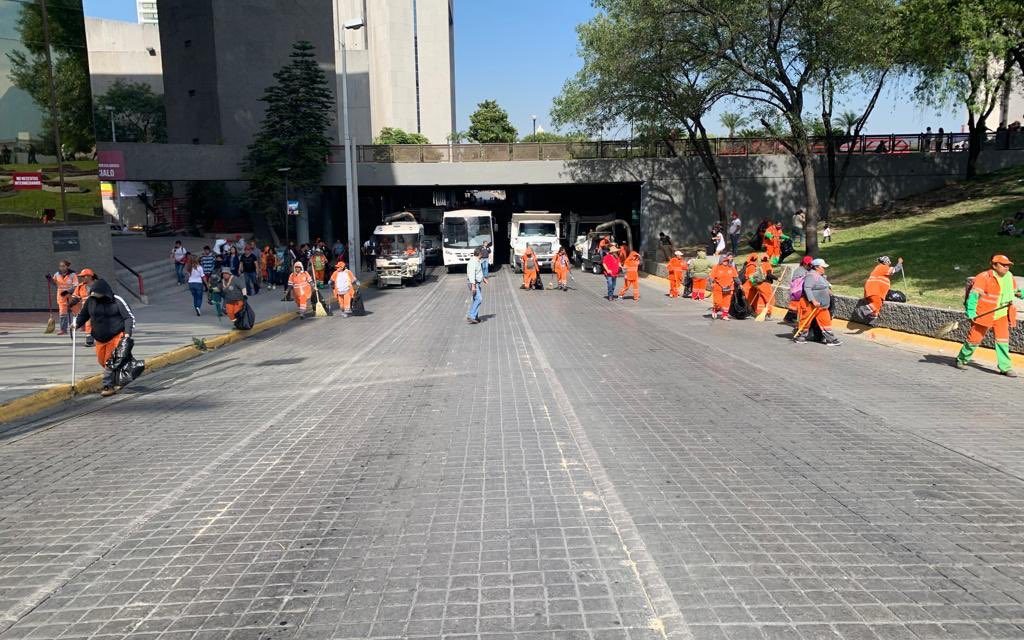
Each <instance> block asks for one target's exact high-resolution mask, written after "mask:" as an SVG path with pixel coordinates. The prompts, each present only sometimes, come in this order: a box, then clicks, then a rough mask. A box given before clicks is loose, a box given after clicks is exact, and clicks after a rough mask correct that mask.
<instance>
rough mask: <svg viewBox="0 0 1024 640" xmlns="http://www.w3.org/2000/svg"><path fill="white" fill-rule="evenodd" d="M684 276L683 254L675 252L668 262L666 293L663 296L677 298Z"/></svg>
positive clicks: (684, 263)
mask: <svg viewBox="0 0 1024 640" xmlns="http://www.w3.org/2000/svg"><path fill="white" fill-rule="evenodd" d="M684 274H686V262H685V261H684V260H683V252H682V251H676V252H675V255H673V256H672V258H671V259H670V260H669V261H668V293H667V294H665V295H667V296H668V297H670V298H678V297H679V291H680V287H682V285H683V276H684Z"/></svg>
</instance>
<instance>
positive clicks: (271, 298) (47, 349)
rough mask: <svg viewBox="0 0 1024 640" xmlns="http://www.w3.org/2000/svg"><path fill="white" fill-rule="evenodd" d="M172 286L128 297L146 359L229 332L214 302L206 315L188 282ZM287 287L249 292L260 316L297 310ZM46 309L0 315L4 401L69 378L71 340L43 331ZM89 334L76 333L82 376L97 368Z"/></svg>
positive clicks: (78, 373)
mask: <svg viewBox="0 0 1024 640" xmlns="http://www.w3.org/2000/svg"><path fill="white" fill-rule="evenodd" d="M171 286H172V287H173V289H172V290H169V291H166V292H162V293H161V295H156V296H152V297H151V298H150V304H148V305H140V304H137V303H136V301H135V300H133V299H132V298H130V297H126V300H127V301H128V304H130V305H132V310H133V311H134V312H135V318H136V330H135V355H136V356H137V357H140V358H143V359H146V358H149V357H152V356H154V355H157V354H160V353H165V352H168V351H171V350H173V349H176V348H178V347H182V346H187V345H190V344H192V343H193V338H200V339H209V338H212V337H214V336H218V335H222V334H225V333H230V332H231V331H233V327H232V324H231V322H230V321H228V319H227V318H220V319H219V320H218V319H217V315H216V313H215V311H214V309H213V307H211V306H209V305H204V306H203V309H202V311H203V315H202V316H201V317H198V316H196V314H195V311H193V310H192V295H191V293H189V290H188V288H187V287H184V286H182V287H178V286H177V285H171ZM282 295H283V291H282V290H281V289H280V288H279V289H276V290H269V289H261V291H260V293H259V295H254V296H249V304H250V305H251V306H252V308H253V311H255V312H256V321H257V322H260V321H263V320H267V319H269V318H272V317H274V316H277V315H279V314H282V313H286V312H289V313H293V312H294V311H295V304H294V303H292V302H281V296H282ZM48 317H49V316H48V314H46V313H4V314H0V354H2V357H0V403H3V402H7V401H9V400H13V399H15V398H18V397H21V396H24V395H28V394H30V393H34V392H36V391H41V390H43V389H46V388H48V387H52V386H54V385H60V384H69V383H70V382H71V340H70V339H69V337H68V336H58V335H57V334H56V333H52V334H44V333H43V330H44V328H45V327H46V321H47V318H48ZM84 345H85V335H84V334H83V333H79V334H78V351H77V359H78V362H77V371H76V377H77V378H78V379H82V378H86V377H89V376H92V375H94V374H96V373H99V371H100V368H99V365H98V363H97V362H96V354H95V351H94V350H93V349H91V348H86V347H85V346H84Z"/></svg>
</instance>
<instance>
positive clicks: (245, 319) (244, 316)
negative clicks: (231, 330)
mask: <svg viewBox="0 0 1024 640" xmlns="http://www.w3.org/2000/svg"><path fill="white" fill-rule="evenodd" d="M254 324H256V312H255V311H253V310H252V307H250V306H249V301H248V300H246V301H245V304H243V305H242V310H241V311H239V312H238V315H236V316H235V328H236V329H238V330H240V331H249V330H250V329H252V327H253V325H254Z"/></svg>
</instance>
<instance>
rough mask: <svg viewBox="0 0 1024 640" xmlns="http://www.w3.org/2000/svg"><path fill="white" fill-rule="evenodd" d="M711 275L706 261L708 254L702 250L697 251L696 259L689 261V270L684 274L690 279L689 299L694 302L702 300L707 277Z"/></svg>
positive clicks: (705, 289) (708, 263) (705, 291)
mask: <svg viewBox="0 0 1024 640" xmlns="http://www.w3.org/2000/svg"><path fill="white" fill-rule="evenodd" d="M710 273H711V263H710V262H709V261H708V253H707V251H705V250H704V249H698V250H697V257H696V258H694V259H693V260H691V261H690V268H689V269H688V270H687V272H686V274H687V276H688V277H689V278H690V287H691V292H690V297H691V298H693V299H694V300H703V299H704V298H705V296H706V295H707V290H708V275H709V274H710Z"/></svg>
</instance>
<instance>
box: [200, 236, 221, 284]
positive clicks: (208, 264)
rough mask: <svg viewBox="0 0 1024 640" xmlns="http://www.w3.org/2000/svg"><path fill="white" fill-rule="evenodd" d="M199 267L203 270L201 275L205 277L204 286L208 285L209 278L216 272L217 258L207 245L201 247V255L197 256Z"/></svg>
mask: <svg viewBox="0 0 1024 640" xmlns="http://www.w3.org/2000/svg"><path fill="white" fill-rule="evenodd" d="M199 266H201V267H202V268H203V273H204V274H205V275H206V284H207V285H209V284H210V276H212V275H213V274H214V273H216V272H217V256H215V255H213V251H212V250H211V249H210V246H209V245H206V246H205V247H203V253H202V255H200V256H199Z"/></svg>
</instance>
